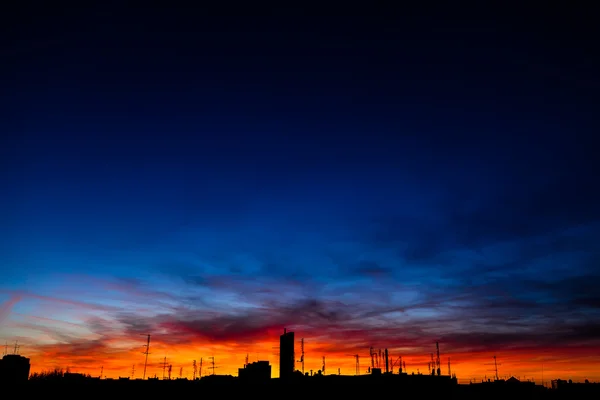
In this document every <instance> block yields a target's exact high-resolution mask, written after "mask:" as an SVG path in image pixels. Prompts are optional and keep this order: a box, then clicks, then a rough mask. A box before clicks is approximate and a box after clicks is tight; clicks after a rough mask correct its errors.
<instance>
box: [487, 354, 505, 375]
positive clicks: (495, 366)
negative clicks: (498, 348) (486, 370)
mask: <svg viewBox="0 0 600 400" xmlns="http://www.w3.org/2000/svg"><path fill="white" fill-rule="evenodd" d="M485 365H493V366H494V369H493V370H492V371H494V372H495V373H496V380H499V379H498V365H502V364H498V360H497V359H496V355H495V354H494V362H493V363H489V364H485Z"/></svg>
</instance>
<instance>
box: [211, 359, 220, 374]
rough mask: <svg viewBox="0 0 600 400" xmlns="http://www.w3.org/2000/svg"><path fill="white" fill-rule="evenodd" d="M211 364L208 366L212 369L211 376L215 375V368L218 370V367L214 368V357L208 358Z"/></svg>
mask: <svg viewBox="0 0 600 400" xmlns="http://www.w3.org/2000/svg"><path fill="white" fill-rule="evenodd" d="M210 360H211V363H212V365H211V366H210V368H211V369H212V374H213V375H214V374H215V368H219V367H215V358H214V357H210Z"/></svg>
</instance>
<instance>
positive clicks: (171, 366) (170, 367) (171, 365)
mask: <svg viewBox="0 0 600 400" xmlns="http://www.w3.org/2000/svg"><path fill="white" fill-rule="evenodd" d="M172 369H173V364H169V380H171V370H172Z"/></svg>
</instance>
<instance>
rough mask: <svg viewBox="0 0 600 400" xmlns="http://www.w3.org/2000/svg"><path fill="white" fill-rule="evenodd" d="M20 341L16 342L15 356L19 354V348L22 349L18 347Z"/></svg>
mask: <svg viewBox="0 0 600 400" xmlns="http://www.w3.org/2000/svg"><path fill="white" fill-rule="evenodd" d="M18 343H19V341H18V340H15V350H14V352H13V354H19V348H21V346H19V345H18Z"/></svg>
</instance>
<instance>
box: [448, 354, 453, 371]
mask: <svg viewBox="0 0 600 400" xmlns="http://www.w3.org/2000/svg"><path fill="white" fill-rule="evenodd" d="M448 376H452V373H451V370H450V357H448Z"/></svg>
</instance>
